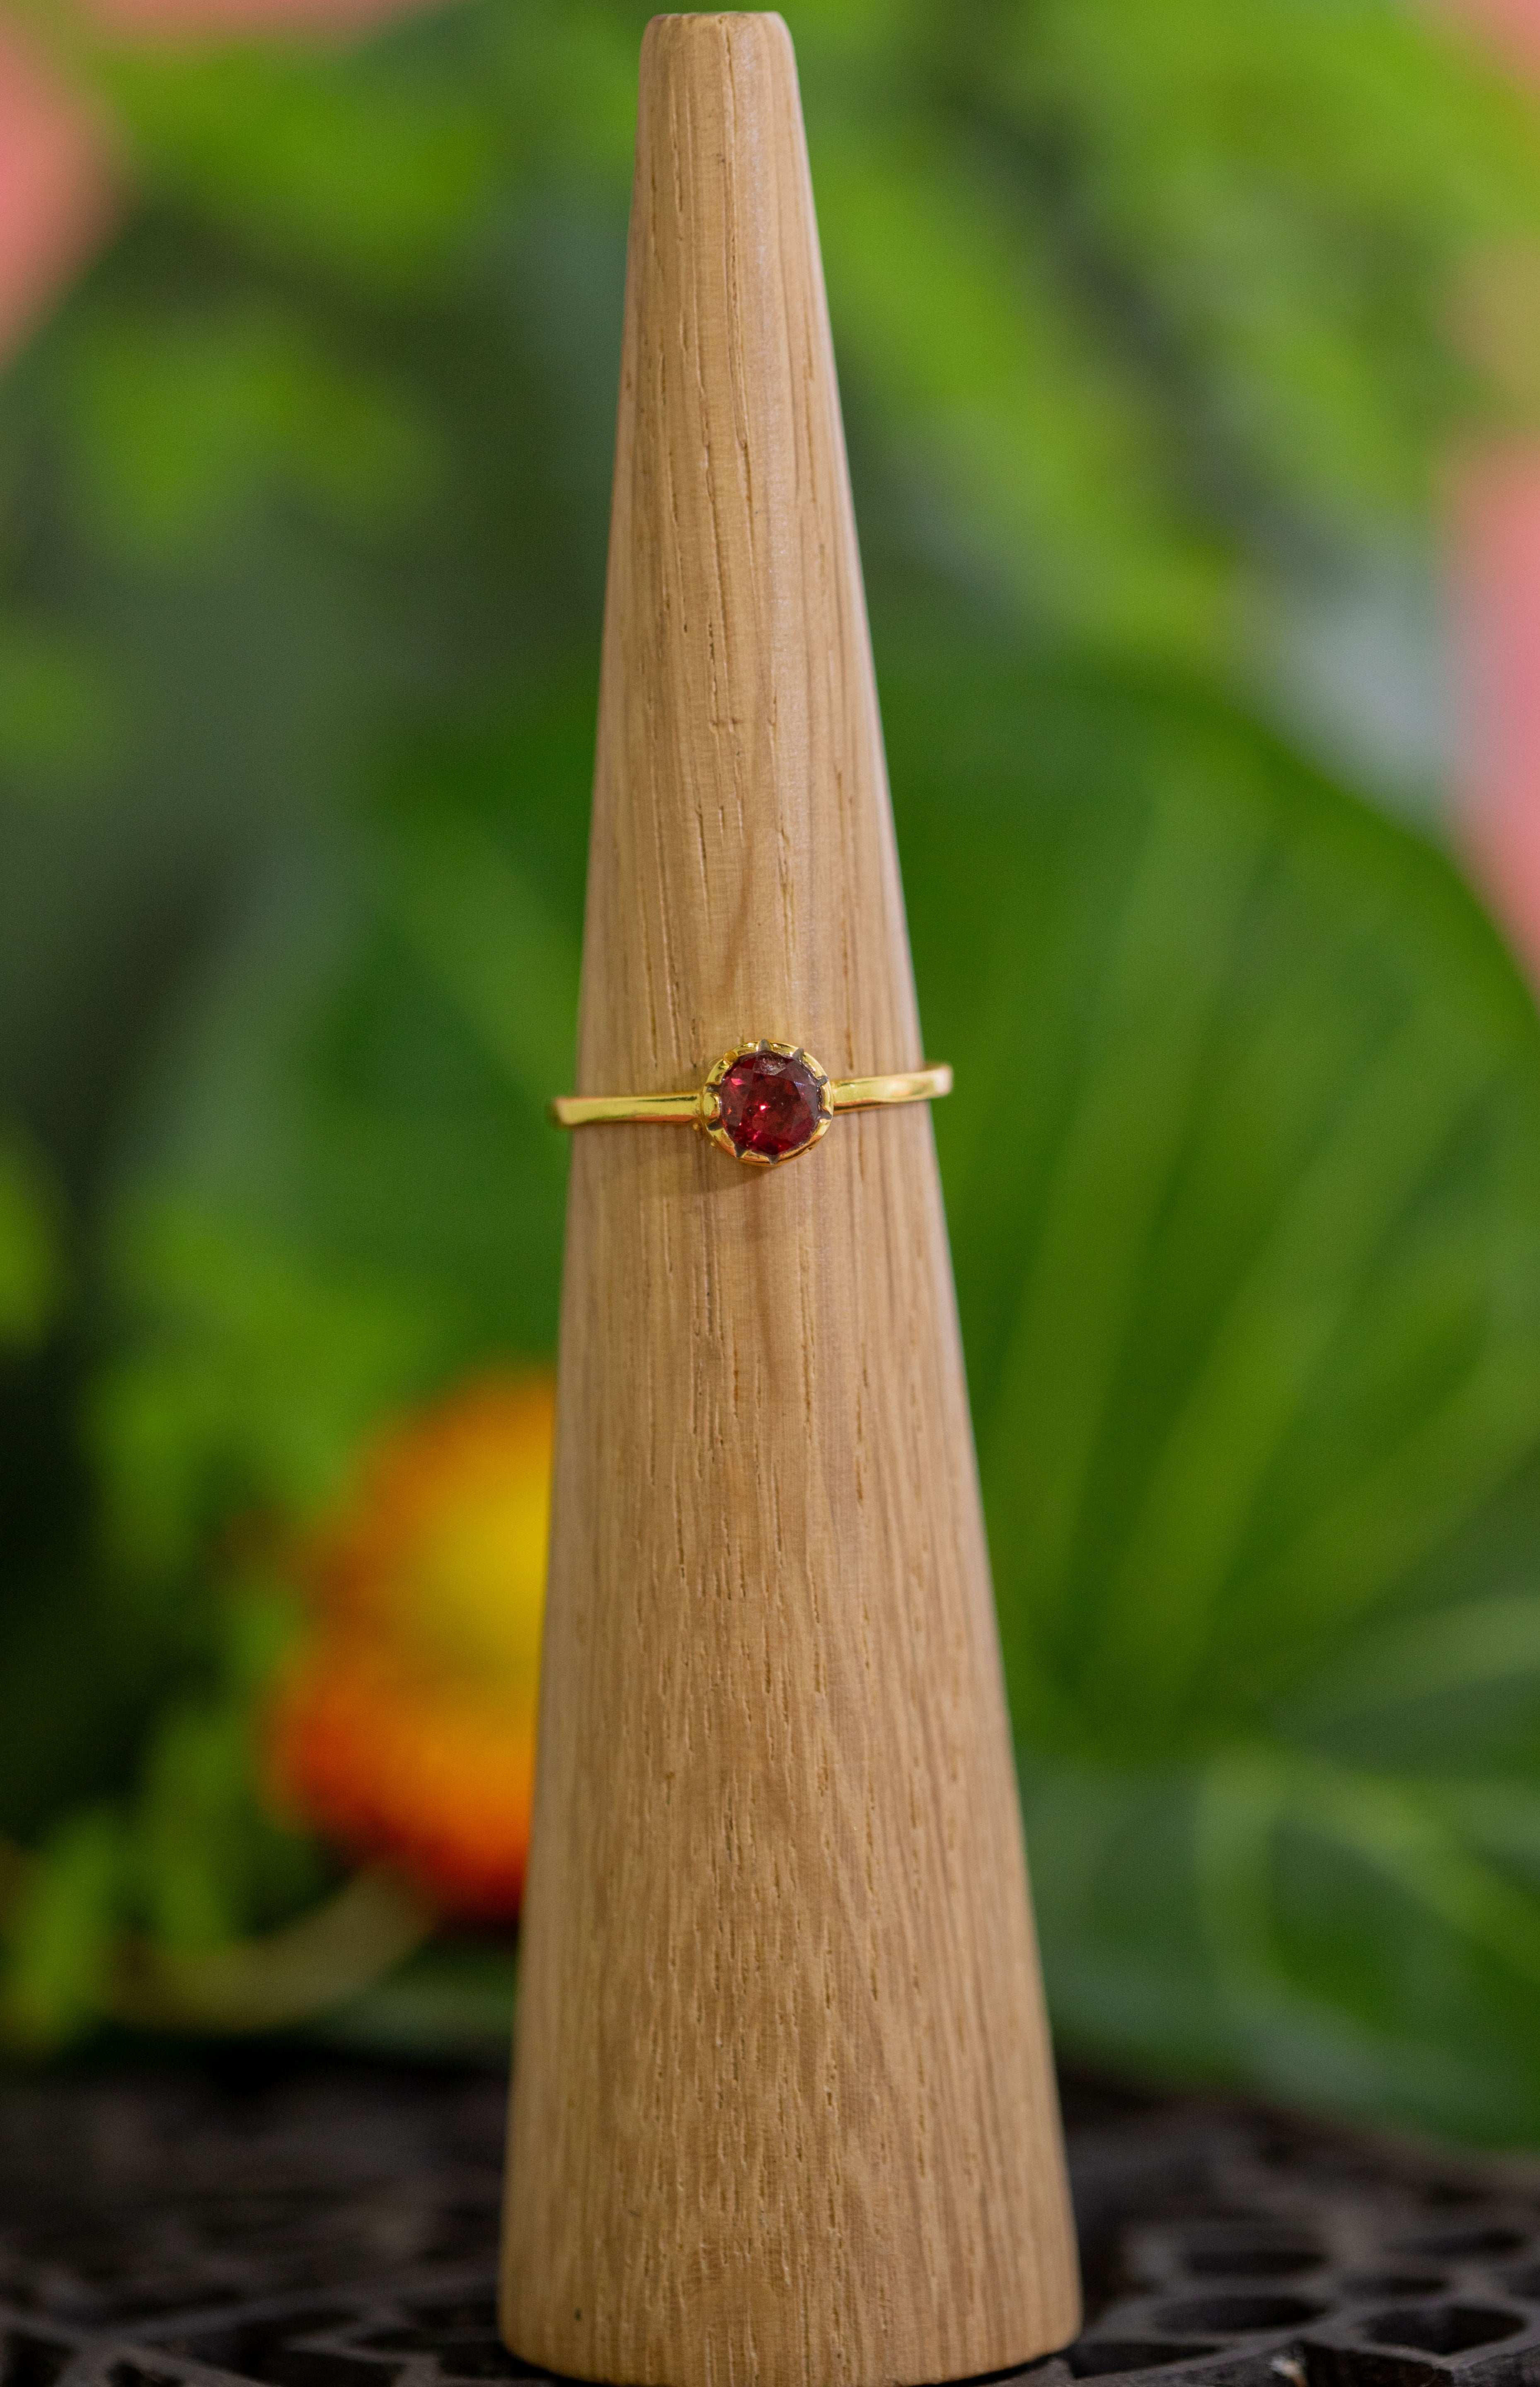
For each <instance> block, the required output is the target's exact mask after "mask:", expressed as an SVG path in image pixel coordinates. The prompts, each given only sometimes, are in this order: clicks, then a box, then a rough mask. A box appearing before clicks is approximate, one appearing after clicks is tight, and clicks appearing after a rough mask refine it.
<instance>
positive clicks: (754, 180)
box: [503, 16, 1077, 2387]
mask: <svg viewBox="0 0 1540 2387" xmlns="http://www.w3.org/2000/svg"><path fill="white" fill-rule="evenodd" d="M759 1035H765V1036H770V1037H775V1038H779V1039H783V1040H786V1041H789V1042H796V1043H801V1044H804V1045H805V1046H806V1047H807V1048H808V1049H809V1050H810V1051H811V1052H813V1053H814V1054H815V1055H817V1057H818V1059H819V1061H820V1062H822V1064H823V1065H824V1067H826V1068H827V1069H828V1070H829V1071H830V1072H831V1073H832V1074H833V1075H835V1076H837V1077H843V1076H855V1075H871V1074H874V1073H881V1072H887V1071H900V1070H907V1069H912V1068H915V1067H918V1065H919V1063H920V1060H921V1058H922V1054H921V1046H920V1040H919V1033H918V1028H917V1023H916V1016H915V993H914V987H913V982H912V978H911V972H910V966H909V956H908V947H907V941H906V937H905V929H904V920H903V898H902V894H901V891H900V887H899V878H898V869H897V864H896V860H895V855H894V847H893V838H892V824H891V817H890V808H889V802H888V792H887V784H886V778H885V775H884V766H883V758H882V745H881V734H880V729H879V725H878V720H877V700H876V694H875V688H874V682H873V677H872V668H871V661H870V654H869V650H868V641H867V632H866V623H865V608H864V602H863V598H862V590H861V578H860V566H859V562H858V559H857V552H856V545H855V534H854V527H853V523H852V512H851V502H850V493H849V486H848V482H847V475H846V467H845V456H844V447H843V441H842V436H841V431H840V424H839V400H838V395H837V391H836V385H835V377H834V367H833V360H832V356H831V352H830V347H829V337H828V327H827V318H826V310H825V304H824V293H823V284H822V279H821V271H820V266H819V261H818V252H817V242H816V234H815V231H814V218H813V208H812V198H811V194H810V186H809V182H808V174H807V163H806V156H805V151H804V147H803V142H802V121H801V115H800V110H799V106H798V99H797V89H796V72H795V67H794V63H793V59H792V52H791V44H790V41H789V37H788V34H787V32H786V28H785V26H784V25H783V24H782V22H781V20H780V19H779V18H778V17H774V16H693V17H663V18H659V19H655V20H654V22H653V23H652V25H651V26H650V28H649V30H648V33H647V37H646V42H645V44H644V48H643V54H642V76H641V104H640V120H639V128H638V141H637V182H636V192H635V199H634V205H633V214H632V226H631V248H630V265H629V274H628V284H627V296H626V312H625V347H624V363H623V375H622V390H621V402H620V424H619V437H618V448H617V456H616V468H615V492H614V515H613V524H612V545H611V552H610V580H609V598H608V609H607V614H606V621H605V633H604V669H603V685H602V696H601V705H600V731H599V751H598V764H597V773H596V780H595V789H594V819H593V842H592V852H591V858H590V864H589V882H588V912H587V935H586V943H585V954H584V979H583V1004H582V1020H581V1029H580V1039H579V1042H580V1052H579V1063H578V1091H579V1092H582V1093H586V1094H595V1093H625V1092H649V1091H655V1092H666V1091H669V1090H671V1089H675V1088H679V1087H686V1086H690V1085H693V1084H698V1083H699V1082H700V1080H701V1078H702V1077H703V1075H704V1073H705V1071H706V1069H707V1067H709V1066H710V1064H711V1063H712V1061H713V1059H714V1058H715V1057H716V1056H717V1055H719V1054H721V1053H723V1052H725V1051H726V1050H727V1049H728V1048H729V1047H731V1046H733V1045H734V1044H737V1043H738V1042H743V1041H745V1040H747V1039H748V1038H751V1037H753V1036H759ZM940 1057H944V1056H940ZM558 1408H559V1420H558V1429H557V1458H556V1482H555V1517H554V1528H553V1539H552V1549H551V1571H550V1595H549V1615H548V1622H547V1627H546V1642H545V1671H544V1679H543V1687H542V1704H541V1711H540V1754H539V1774H538V1783H537V1788H536V1824H535V1840H534V1852H533V1861H532V1865H531V1872H530V1880H529V1891H528V1899H527V1903H526V1908H525V1919H524V1944H523V1954H522V1967H521V1969H522V1977H521V1987H520V2005H519V2020H518V2031H517V2057H516V2065H515V2081H514V2091H513V2103H512V2117H511V2141H510V2159H509V2191H508V2211H507V2242H506V2258H505V2267H504V2298H503V2320H504V2328H505V2331H506V2334H507V2337H508V2340H509V2343H510V2344H511V2345H512V2346H513V2347H514V2348H515V2350H516V2351H517V2352H519V2353H520V2354H522V2355H524V2356H525V2357H526V2358H527V2359H529V2360H531V2361H533V2362H537V2363H541V2364H546V2365H549V2366H550V2367H551V2368H555V2369H558V2370H561V2371H564V2372H567V2373H569V2374H573V2375H575V2376H577V2377H579V2378H587V2379H592V2380H602V2381H642V2382H649V2387H753V2382H766V2387H792V2382H796V2387H838V2382H845V2381H851V2382H857V2383H858V2387H878V2382H896V2381H937V2380H945V2379H958V2378H964V2377H967V2376H968V2375H970V2374H974V2373H977V2372H979V2371H985V2370H990V2369H993V2368H1000V2367H1003V2366H1004V2365H1006V2364H1010V2363H1014V2362H1018V2361H1021V2360H1024V2359H1026V2358H1027V2357H1029V2356H1030V2355H1036V2354H1040V2353H1041V2352H1043V2351H1045V2350H1047V2349H1048V2348H1050V2347H1054V2346H1057V2345H1060V2344H1062V2343H1065V2342H1066V2341H1067V2339H1068V2338H1069V2337H1071V2336H1072V2335H1073V2333H1074V2330H1075V2327H1076V2323H1077V2288H1076V2280H1075V2264H1074V2254H1073V2242H1072V2238H1071V2234H1070V2224H1069V2220H1068V2215H1067V2201H1066V2195H1065V2186H1064V2176H1063V2169H1062V2161H1061V2155H1060V2146H1059V2133H1058V2117H1057V2111H1056V2106H1055V2101H1054V2087H1053V2078H1052V2072H1051V2069H1050V2061H1049V2052H1048V2045H1047V2040H1046V2034H1045V2029H1044V2023H1043V2015H1042V2007H1041V1992H1040V1989H1039V1983H1038V1974H1037V1958H1036V1951H1035V1947H1034V1942H1033V1937H1032V1926H1031V1919H1030V1913H1029V1903H1028V1895H1027V1883H1026V1873H1025V1865H1024V1859H1023V1851H1022V1845H1021V1835H1020V1824H1019V1816H1018V1809H1017V1803H1016V1786H1015V1778H1014V1774H1013V1769H1012V1760H1011V1749H1010V1742H1009V1734H1008V1727H1007V1723H1006V1715H1005V1706H1004V1693H1003V1688H1002V1681H1001V1672H1000V1658H999V1648H998V1641H997V1637H996V1631H995V1624H994V1617H993V1610H992V1607H991V1598H990V1586H989V1576H988V1565H987V1559H986V1555H985V1548H984V1541H983V1534H982V1528H981V1523H980V1516H979V1508H978V1488H977V1483H976V1478H975V1470H974V1459H973V1450H972V1444H971V1440H970V1434H969V1427H968V1420H967V1412H966V1403H965V1396H964V1387H963V1377H962V1366H961V1359H960V1354H959V1346H958V1339H957V1327H956V1318H955V1308H954V1302H953V1289H952V1280H951V1271H950V1265H949V1261H948V1256H947V1247H946V1238H945V1230H944V1225H943V1221H942V1216H941V1206H940V1192H939V1187H938V1181H937V1175H936V1167H935V1158H934V1149H933V1143H932V1135H931V1125H930V1116H929V1111H928V1106H927V1105H923V1104H921V1105H915V1106H913V1107H909V1108H902V1109H893V1110H879V1111H870V1112H862V1113H858V1114H855V1115H853V1116H852V1117H850V1118H837V1119H836V1120H835V1122H834V1124H833V1126H832V1128H831V1129H830V1131H829V1133H828V1134H827V1137H826V1138H825V1139H824V1141H823V1142H822V1143H820V1144H818V1145H817V1146H816V1147H815V1148H814V1150H813V1151H811V1152H809V1153H807V1154H805V1155H804V1156H802V1157H800V1158H798V1159H795V1160H792V1161H789V1162H788V1163H784V1164H783V1165H782V1166H781V1167H779V1168H776V1169H772V1170H763V1169H761V1170H751V1169H748V1168H741V1167H739V1166H738V1164H736V1163H735V1162H734V1161H733V1160H732V1159H731V1158H730V1157H728V1156H725V1155H723V1154H722V1153H720V1152H718V1151H716V1150H715V1149H713V1147H712V1146H710V1145H709V1144H707V1143H705V1142H704V1141H703V1140H702V1139H701V1138H700V1137H699V1136H697V1135H695V1134H693V1133H691V1132H689V1131H688V1130H681V1129H678V1128H674V1127H660V1126H655V1125H623V1126H605V1127H590V1128H585V1129H580V1130H578V1131H577V1132H576V1134H575V1135H574V1149H573V1176H572V1189H571V1196H570V1208H569V1212H568V1225H567V1258H566V1280H565V1288H564V1294H563V1309H562V1350H561V1379H560V1396H559V1404H558Z"/></svg>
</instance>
